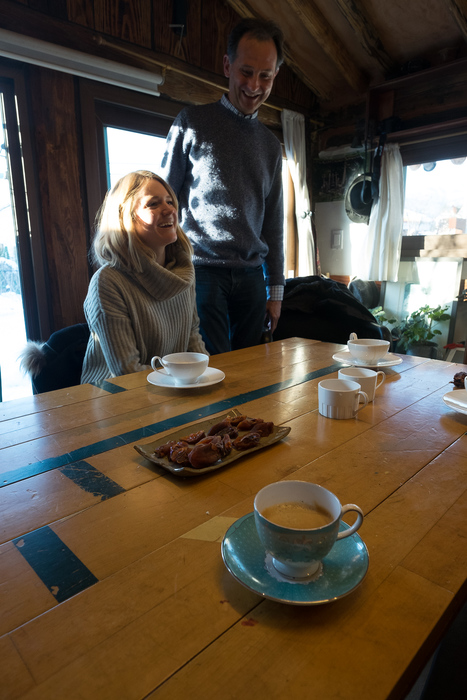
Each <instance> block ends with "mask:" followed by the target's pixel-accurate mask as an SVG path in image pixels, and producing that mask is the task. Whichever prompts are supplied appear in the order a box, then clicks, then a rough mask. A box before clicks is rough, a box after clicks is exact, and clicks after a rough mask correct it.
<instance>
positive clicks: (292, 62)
mask: <svg viewBox="0 0 467 700" xmlns="http://www.w3.org/2000/svg"><path fill="white" fill-rule="evenodd" d="M227 2H228V3H229V5H230V6H231V7H232V9H233V10H235V12H236V13H237V14H238V15H240V17H242V18H243V17H258V16H259V15H258V13H257V12H254V11H253V10H252V9H251V7H250V6H249V5H248V3H246V2H243V0H227ZM263 19H268V18H263ZM284 61H285V63H286V64H287V65H288V67H289V68H290V70H292V71H293V72H294V73H295V75H296V76H297V78H299V80H301V81H302V83H303V84H304V85H306V86H307V87H309V88H310V90H312V91H313V92H314V93H315V95H316V96H317V97H319V98H320V99H322V100H327V99H329V97H330V93H329V91H328V90H326V89H325V88H323V81H321V82H320V81H317V80H315V76H314V75H310V74H309V73H305V72H304V71H303V69H302V68H301V67H300V62H299V60H298V59H297V58H296V56H294V53H293V51H291V50H290V48H289V46H287V43H284Z"/></svg>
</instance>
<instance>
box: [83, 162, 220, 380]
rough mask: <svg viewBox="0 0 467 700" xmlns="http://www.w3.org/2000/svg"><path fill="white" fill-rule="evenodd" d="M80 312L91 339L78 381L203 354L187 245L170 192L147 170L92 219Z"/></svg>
mask: <svg viewBox="0 0 467 700" xmlns="http://www.w3.org/2000/svg"><path fill="white" fill-rule="evenodd" d="M92 252H93V259H94V262H96V263H97V264H98V265H100V267H99V269H98V270H97V272H96V273H95V274H94V275H93V277H92V279H91V282H90V284H89V289H88V294H87V297H86V300H85V302H84V312H85V315H86V320H87V322H88V325H89V328H90V331H91V334H90V337H89V342H88V346H87V350H86V355H85V358H84V363H83V371H82V374H81V383H82V384H84V383H86V382H98V381H101V380H103V379H107V378H109V377H116V376H118V375H121V374H128V373H130V372H138V371H140V370H148V369H151V364H150V363H151V358H152V357H153V356H154V355H160V356H163V355H166V354H168V353H171V352H184V351H186V350H191V351H194V352H204V353H206V354H207V352H206V349H205V346H204V343H203V340H202V338H201V336H200V334H199V319H198V314H197V312H196V300H195V273H194V268H193V264H192V262H191V254H192V248H191V244H190V242H189V240H188V238H187V237H186V235H185V234H184V232H183V231H182V229H181V228H180V226H179V225H178V203H177V199H176V197H175V194H174V192H173V191H172V189H171V187H170V186H169V185H168V184H167V183H166V182H164V180H162V178H160V177H158V176H157V175H155V174H154V173H152V172H149V171H145V170H140V171H137V172H133V173H129V174H128V175H125V176H124V177H122V178H121V179H120V180H119V181H118V182H117V183H116V185H115V186H114V187H113V188H112V189H111V190H109V192H108V193H107V195H106V197H105V200H104V203H103V205H102V207H101V209H100V211H99V213H98V216H97V226H96V236H95V239H94V242H93V251H92Z"/></svg>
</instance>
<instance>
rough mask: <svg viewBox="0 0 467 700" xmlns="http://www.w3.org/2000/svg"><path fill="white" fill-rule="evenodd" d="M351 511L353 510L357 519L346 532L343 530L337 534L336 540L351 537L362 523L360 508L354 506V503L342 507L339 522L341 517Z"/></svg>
mask: <svg viewBox="0 0 467 700" xmlns="http://www.w3.org/2000/svg"><path fill="white" fill-rule="evenodd" d="M351 510H354V511H355V512H356V513H357V519H356V521H355V522H354V524H353V525H351V526H350V527H349V528H348V529H347V530H343V531H342V532H339V534H338V535H337V538H336V539H338V540H343V539H344V537H349V535H353V533H354V532H356V531H357V530H358V528H359V527H360V525H361V524H362V522H363V511H362V509H361V508H359V507H358V506H356V505H355V504H354V503H348V504H347V505H346V506H342V511H341V520H342V516H343V515H344V514H345V513H348V512H349V511H351Z"/></svg>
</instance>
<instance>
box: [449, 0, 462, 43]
mask: <svg viewBox="0 0 467 700" xmlns="http://www.w3.org/2000/svg"><path fill="white" fill-rule="evenodd" d="M446 2H447V4H448V7H449V9H450V11H451V14H452V15H453V17H454V19H455V20H456V22H457V25H458V27H459V29H460V30H461V32H462V34H463V35H464V36H465V37H466V38H467V0H446Z"/></svg>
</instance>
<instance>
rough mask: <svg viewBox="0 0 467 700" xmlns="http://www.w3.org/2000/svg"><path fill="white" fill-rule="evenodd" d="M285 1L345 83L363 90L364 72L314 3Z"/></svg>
mask: <svg viewBox="0 0 467 700" xmlns="http://www.w3.org/2000/svg"><path fill="white" fill-rule="evenodd" d="M286 2H287V3H288V4H289V5H290V7H291V9H292V10H293V12H295V14H296V15H297V16H298V17H299V18H300V20H301V22H302V24H303V26H304V27H305V29H306V30H307V31H308V32H309V34H310V35H311V36H312V37H314V39H315V40H316V41H317V42H318V44H319V45H320V46H321V48H322V49H323V51H325V52H326V54H327V55H328V56H329V58H330V59H331V61H332V62H333V63H334V64H335V66H336V67H337V68H338V70H339V72H340V73H341V74H342V76H343V77H344V78H345V80H346V81H347V83H348V84H349V85H350V86H351V87H352V88H353V89H354V90H356V92H359V93H360V92H363V91H364V90H365V89H366V86H367V83H368V81H367V79H366V76H365V74H364V73H363V72H362V71H361V70H360V68H358V66H356V65H355V61H354V58H353V56H352V55H351V54H350V53H349V52H348V51H347V49H346V48H345V46H344V45H343V44H342V42H341V40H340V38H339V37H338V35H337V34H336V32H335V31H334V29H333V28H332V27H331V25H330V24H329V22H328V21H327V19H326V18H325V17H324V15H323V14H322V13H321V11H320V10H319V9H318V8H317V7H316V5H314V3H313V2H312V1H311V0H286Z"/></svg>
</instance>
